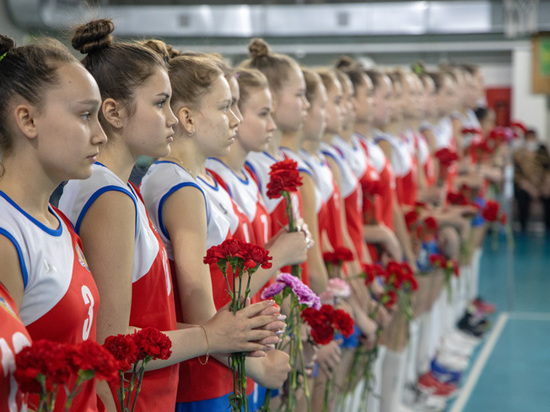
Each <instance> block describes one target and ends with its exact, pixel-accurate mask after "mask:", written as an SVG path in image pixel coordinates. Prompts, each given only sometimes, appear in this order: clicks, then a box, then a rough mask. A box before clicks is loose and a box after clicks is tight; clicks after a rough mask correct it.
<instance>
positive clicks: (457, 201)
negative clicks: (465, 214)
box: [447, 192, 468, 206]
mask: <svg viewBox="0 0 550 412" xmlns="http://www.w3.org/2000/svg"><path fill="white" fill-rule="evenodd" d="M447 202H449V204H451V205H459V206H465V205H467V204H468V199H467V198H466V196H464V194H463V193H458V192H449V193H447Z"/></svg>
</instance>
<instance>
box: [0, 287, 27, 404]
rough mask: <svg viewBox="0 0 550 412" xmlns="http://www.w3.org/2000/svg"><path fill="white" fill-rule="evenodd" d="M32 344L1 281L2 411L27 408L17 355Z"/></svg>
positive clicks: (0, 347)
mask: <svg viewBox="0 0 550 412" xmlns="http://www.w3.org/2000/svg"><path fill="white" fill-rule="evenodd" d="M30 344H31V337H30V336H29V333H28V332H27V330H26V329H25V326H23V323H22V322H21V319H20V318H19V315H18V314H17V306H16V304H15V302H14V301H13V299H12V297H11V296H10V294H9V293H8V291H7V290H6V288H5V287H4V285H3V284H2V283H0V412H19V411H26V410H27V409H26V405H27V399H26V396H25V395H23V394H22V393H21V392H19V390H18V388H17V381H16V380H15V377H14V372H15V355H17V354H18V353H19V352H20V351H21V349H23V348H24V347H25V346H30Z"/></svg>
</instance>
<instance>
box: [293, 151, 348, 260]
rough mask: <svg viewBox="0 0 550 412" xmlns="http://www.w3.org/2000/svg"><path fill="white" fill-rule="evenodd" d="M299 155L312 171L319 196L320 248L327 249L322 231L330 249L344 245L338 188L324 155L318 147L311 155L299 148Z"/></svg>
mask: <svg viewBox="0 0 550 412" xmlns="http://www.w3.org/2000/svg"><path fill="white" fill-rule="evenodd" d="M299 155H300V157H301V158H302V159H303V160H304V162H305V163H306V164H307V166H308V167H309V169H310V170H311V171H312V173H313V179H314V182H315V186H316V188H317V192H316V193H318V194H319V195H320V197H321V199H320V200H321V208H320V210H319V211H318V212H317V219H318V222H319V234H320V235H321V236H320V240H321V250H328V248H327V245H323V244H322V243H323V238H324V236H323V233H326V238H327V239H328V240H329V242H330V245H331V249H334V248H336V247H339V246H340V247H343V246H344V237H343V233H342V222H341V214H342V207H341V200H340V190H339V189H338V186H337V185H336V183H335V182H334V175H333V174H332V170H331V169H330V166H329V164H328V162H327V160H326V157H325V155H324V154H323V153H322V152H321V150H320V149H319V150H318V151H317V153H316V154H315V156H314V155H312V154H311V153H308V152H307V151H306V150H303V149H302V150H300V153H299Z"/></svg>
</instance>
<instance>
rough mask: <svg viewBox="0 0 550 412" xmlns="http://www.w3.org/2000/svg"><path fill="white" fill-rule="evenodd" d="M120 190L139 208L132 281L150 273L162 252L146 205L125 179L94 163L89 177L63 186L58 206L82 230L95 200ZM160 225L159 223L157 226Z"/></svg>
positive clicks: (78, 230) (77, 229) (76, 227)
mask: <svg viewBox="0 0 550 412" xmlns="http://www.w3.org/2000/svg"><path fill="white" fill-rule="evenodd" d="M109 191H117V192H121V193H124V194H126V195H127V196H128V197H129V198H130V199H132V201H133V202H134V206H135V208H136V235H135V246H134V248H135V251H136V252H137V253H134V267H133V272H132V283H134V282H137V281H138V280H139V279H141V278H142V277H144V276H145V275H147V273H149V269H150V268H151V265H152V264H153V262H154V261H155V259H156V257H157V255H158V253H159V243H158V240H157V238H156V236H155V234H154V233H153V231H152V229H151V227H150V226H149V218H148V216H147V212H146V210H145V205H144V204H143V202H142V201H141V199H140V198H139V196H138V195H137V194H136V193H135V191H134V189H133V188H132V187H131V186H130V185H129V184H127V183H124V182H123V181H122V180H120V179H119V177H118V176H117V175H115V174H114V173H113V172H112V171H111V170H110V169H109V168H107V167H105V166H104V165H102V164H101V163H95V164H94V165H93V166H92V176H91V177H89V178H88V179H86V180H70V181H69V182H68V183H67V184H66V185H65V187H64V188H63V194H62V195H61V198H60V199H59V209H60V210H61V211H62V212H63V213H65V215H67V217H68V218H69V219H70V221H71V222H72V223H73V225H74V226H75V230H76V233H77V234H78V233H80V225H81V223H82V219H83V218H84V216H85V215H86V212H87V211H88V209H89V208H90V207H91V206H92V204H93V202H94V201H95V200H96V199H97V198H98V197H99V196H100V195H102V194H103V193H105V192H109ZM157 227H158V226H157Z"/></svg>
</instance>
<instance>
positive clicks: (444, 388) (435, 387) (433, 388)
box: [417, 372, 458, 397]
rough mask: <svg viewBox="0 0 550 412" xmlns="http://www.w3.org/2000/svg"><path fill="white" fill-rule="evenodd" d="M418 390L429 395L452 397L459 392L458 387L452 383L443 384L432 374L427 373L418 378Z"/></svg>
mask: <svg viewBox="0 0 550 412" xmlns="http://www.w3.org/2000/svg"><path fill="white" fill-rule="evenodd" d="M417 386H418V389H419V390H421V391H423V392H426V393H429V394H430V395H435V396H442V397H451V396H453V395H454V394H455V393H456V392H457V390H458V386H457V385H455V384H452V383H443V382H440V381H438V380H437V379H436V378H435V377H434V375H433V374H432V373H431V372H428V373H425V374H424V375H422V376H421V377H420V378H418V384H417Z"/></svg>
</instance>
